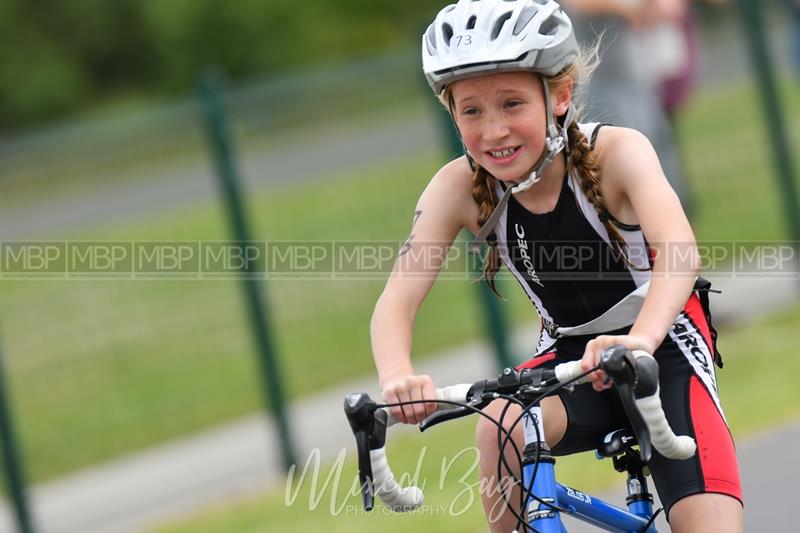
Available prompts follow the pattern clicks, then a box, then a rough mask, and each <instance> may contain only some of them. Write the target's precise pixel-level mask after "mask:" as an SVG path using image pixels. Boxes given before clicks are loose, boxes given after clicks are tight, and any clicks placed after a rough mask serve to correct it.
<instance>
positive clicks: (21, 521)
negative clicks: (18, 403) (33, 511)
mask: <svg viewBox="0 0 800 533" xmlns="http://www.w3.org/2000/svg"><path fill="white" fill-rule="evenodd" d="M11 411H12V410H11V405H10V401H9V394H8V392H7V391H6V377H5V355H4V353H3V348H2V346H0V439H1V440H2V445H3V466H4V467H5V473H6V475H5V478H6V487H7V488H6V490H8V494H9V495H10V496H11V500H12V502H13V507H14V516H15V518H16V521H17V529H18V531H19V532H20V533H33V531H34V528H33V522H32V520H31V515H30V512H29V510H28V509H29V507H28V500H27V495H26V490H25V475H24V469H23V466H22V460H21V459H20V456H19V452H18V450H17V443H16V439H15V433H14V420H13V418H12V416H11Z"/></svg>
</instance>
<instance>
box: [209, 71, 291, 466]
mask: <svg viewBox="0 0 800 533" xmlns="http://www.w3.org/2000/svg"><path fill="white" fill-rule="evenodd" d="M221 85H222V76H221V74H219V73H218V72H216V71H213V70H208V71H206V72H205V73H204V75H203V77H202V80H201V87H200V88H201V94H202V98H203V104H204V107H205V114H206V120H207V128H208V140H209V144H210V148H211V152H212V154H213V158H214V164H215V167H216V171H217V177H218V178H219V184H220V188H221V192H222V195H223V199H224V202H225V205H226V207H227V211H228V215H229V217H230V224H231V230H232V232H233V236H234V239H235V241H237V242H238V243H239V244H241V245H243V246H246V245H247V244H248V243H251V242H252V241H251V240H250V231H249V227H248V224H247V217H246V215H245V210H244V205H243V204H242V201H241V195H240V192H239V176H238V173H237V171H236V166H235V164H234V157H233V142H232V140H231V137H230V135H229V133H228V128H227V120H226V117H225V111H224V109H223V104H222V101H221V94H220V92H221V88H220V87H221ZM257 264H258V263H257V260H253V261H247V260H246V261H243V267H242V271H241V275H242V289H243V291H244V296H245V301H246V304H247V316H248V318H249V320H250V329H251V331H252V334H253V337H254V340H255V343H256V348H257V350H258V355H259V358H258V359H259V363H260V367H261V371H262V379H263V389H264V391H263V392H264V393H265V397H266V398H265V399H266V403H267V407H268V409H270V410H271V411H272V415H273V417H274V419H275V424H276V426H277V429H278V438H279V440H280V446H281V454H282V458H283V466H284V468H285V469H286V470H287V471H288V470H289V468H290V467H291V466H292V465H293V464H295V463H296V461H295V453H294V447H293V439H292V435H291V431H290V427H289V422H288V419H287V416H286V401H285V394H284V392H283V389H284V387H283V382H282V381H281V377H282V376H281V372H280V368H279V361H278V357H277V354H276V352H275V349H274V346H273V341H272V336H271V329H270V324H269V320H268V314H267V306H266V303H265V301H264V298H263V295H262V290H263V286H262V284H261V283H259V277H260V276H263V275H265V272H266V271H265V270H264V269H262V270H260V271H259V270H258V268H257V266H256V265H257Z"/></svg>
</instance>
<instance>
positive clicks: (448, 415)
mask: <svg viewBox="0 0 800 533" xmlns="http://www.w3.org/2000/svg"><path fill="white" fill-rule="evenodd" d="M474 412H475V411H474V410H472V409H469V408H467V407H456V408H455V409H446V410H443V411H436V412H435V413H433V414H432V415H430V416H429V417H428V418H426V419H425V420H423V421H422V422H420V423H419V430H420V431H425V430H426V429H428V428H431V427H433V426H435V425H436V424H441V423H442V422H447V421H448V420H455V419H456V418H463V417H465V416H469V415H471V414H472V413H474Z"/></svg>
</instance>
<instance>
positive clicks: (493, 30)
mask: <svg viewBox="0 0 800 533" xmlns="http://www.w3.org/2000/svg"><path fill="white" fill-rule="evenodd" d="M577 57H578V43H577V41H576V39H575V32H574V31H573V29H572V22H571V21H570V20H569V17H567V15H566V13H564V11H563V10H562V9H561V6H559V5H558V3H557V2H555V1H553V0H459V2H458V3H457V4H451V5H449V6H447V7H445V8H444V9H442V10H441V11H440V12H439V14H438V15H437V16H436V20H434V21H433V24H431V25H430V26H429V27H428V29H427V31H426V32H425V35H424V36H423V38H422V68H423V70H424V72H425V77H426V79H427V80H428V84H429V85H430V86H431V89H433V92H434V93H436V94H437V95H438V94H440V93H441V92H442V90H443V89H444V88H445V86H447V85H448V84H450V83H452V82H454V81H456V80H460V79H464V78H470V77H474V76H480V75H482V74H488V73H492V72H505V71H515V70H529V71H533V72H537V73H539V74H544V75H545V76H554V75H556V74H557V73H558V72H560V71H561V70H563V69H564V68H566V67H568V66H569V65H571V64H572V63H573V62H574V61H575V59H576V58H577Z"/></svg>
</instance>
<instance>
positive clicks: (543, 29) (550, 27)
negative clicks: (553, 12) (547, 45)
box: [539, 17, 558, 35]
mask: <svg viewBox="0 0 800 533" xmlns="http://www.w3.org/2000/svg"><path fill="white" fill-rule="evenodd" d="M557 30H558V20H556V18H555V17H550V18H548V19H547V20H545V21H544V22H542V25H541V26H540V27H539V33H540V34H542V35H555V34H556V32H557Z"/></svg>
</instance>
